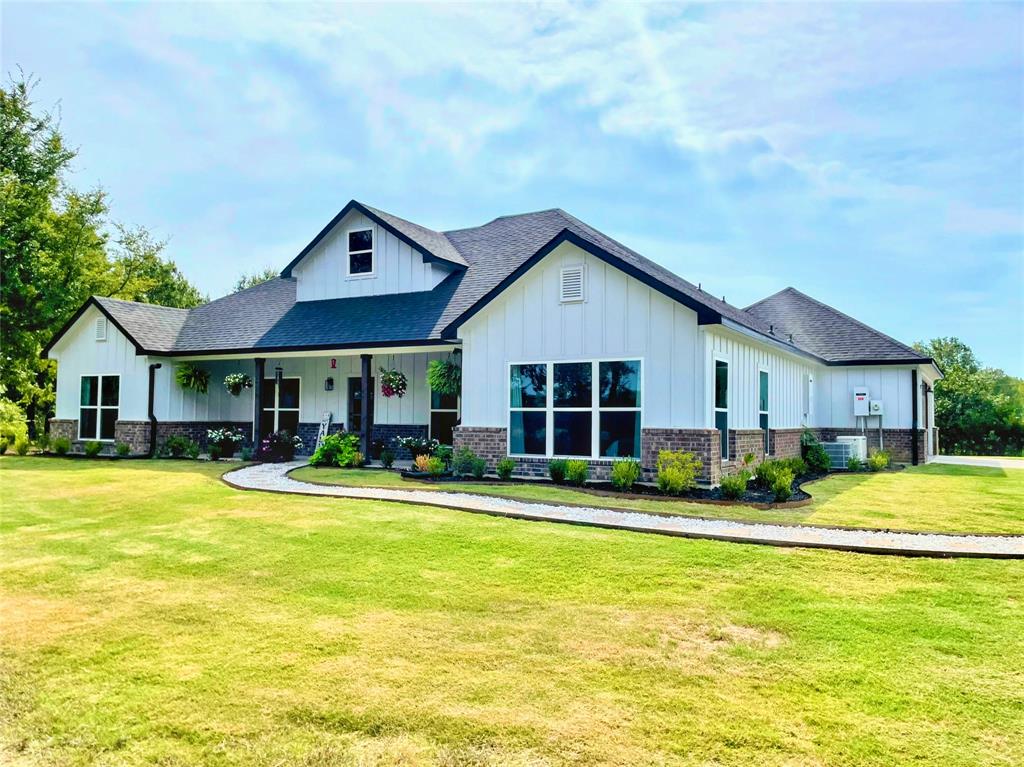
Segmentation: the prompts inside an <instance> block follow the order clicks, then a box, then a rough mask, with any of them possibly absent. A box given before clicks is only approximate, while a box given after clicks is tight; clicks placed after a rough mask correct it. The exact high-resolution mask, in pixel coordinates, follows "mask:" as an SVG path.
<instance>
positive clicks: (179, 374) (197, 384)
mask: <svg viewBox="0 0 1024 767" xmlns="http://www.w3.org/2000/svg"><path fill="white" fill-rule="evenodd" d="M174 380H176V381H177V382H178V386H180V387H181V388H182V389H191V390H192V391H194V392H198V393H199V394H206V391H207V389H209V388H210V371H209V370H203V368H201V367H199V366H198V365H193V364H192V363H191V362H186V363H183V364H181V365H178V369H177V370H176V371H175V373H174Z"/></svg>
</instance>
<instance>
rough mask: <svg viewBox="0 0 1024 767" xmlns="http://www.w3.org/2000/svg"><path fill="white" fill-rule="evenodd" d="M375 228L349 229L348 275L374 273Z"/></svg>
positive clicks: (365, 275) (362, 275) (368, 274)
mask: <svg viewBox="0 0 1024 767" xmlns="http://www.w3.org/2000/svg"><path fill="white" fill-rule="evenodd" d="M373 268H374V264H373V229H350V230H349V231H348V276H349V277H370V276H372V275H373Z"/></svg>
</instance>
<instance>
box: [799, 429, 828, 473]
mask: <svg viewBox="0 0 1024 767" xmlns="http://www.w3.org/2000/svg"><path fill="white" fill-rule="evenodd" d="M800 454H801V455H802V456H803V459H804V461H805V462H806V464H807V468H808V469H809V470H810V471H811V472H813V473H814V474H824V473H826V472H827V471H828V470H829V469H830V468H831V467H832V461H831V460H829V457H828V453H826V452H825V448H823V447H822V446H821V443H820V442H818V438H817V437H815V436H814V432H812V431H811V430H810V429H804V432H803V434H801V435H800Z"/></svg>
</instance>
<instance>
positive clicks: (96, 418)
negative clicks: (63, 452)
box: [78, 375, 121, 442]
mask: <svg viewBox="0 0 1024 767" xmlns="http://www.w3.org/2000/svg"><path fill="white" fill-rule="evenodd" d="M87 380H92V381H94V383H93V384H92V385H91V386H92V388H91V391H92V394H93V395H94V397H95V402H94V403H93V404H89V403H87V402H83V400H84V399H86V397H87V395H86V389H85V388H84V386H83V385H84V384H85V382H86V381H87ZM110 381H113V382H114V384H113V394H114V396H113V399H114V400H116V401H115V402H114V403H113V404H110V402H109V401H107V402H106V404H104V391H105V390H106V391H107V392H108V393H109V392H110V391H111V389H110V388H108V387H109V382H110ZM78 390H79V401H78V402H79V405H78V438H79V439H88V440H94V441H97V442H113V441H114V439H115V437H116V433H115V428H116V426H115V425H116V423H117V418H118V410H119V408H120V406H121V376H119V375H84V376H81V377H80V379H79V388H78ZM108 400H109V398H108ZM89 413H92V414H93V419H92V429H91V433H88V434H87V433H86V421H87V420H90V419H88V418H87V414H89ZM109 413H113V420H112V421H111V420H110V419H105V418H104V415H105V414H109ZM108 421H109V423H110V428H109V429H108V430H107V434H108V435H109V436H104V435H103V426H104V423H105V422H108Z"/></svg>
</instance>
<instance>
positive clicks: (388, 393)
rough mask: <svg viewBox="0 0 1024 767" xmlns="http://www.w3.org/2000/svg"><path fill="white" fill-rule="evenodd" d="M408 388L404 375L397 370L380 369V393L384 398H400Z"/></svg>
mask: <svg viewBox="0 0 1024 767" xmlns="http://www.w3.org/2000/svg"><path fill="white" fill-rule="evenodd" d="M407 388H409V381H408V380H407V379H406V377H405V373H402V372H400V371H398V370H387V369H385V368H381V369H380V393H381V394H383V395H384V396H385V397H401V396H402V395H403V394H405V390H406V389H407Z"/></svg>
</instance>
